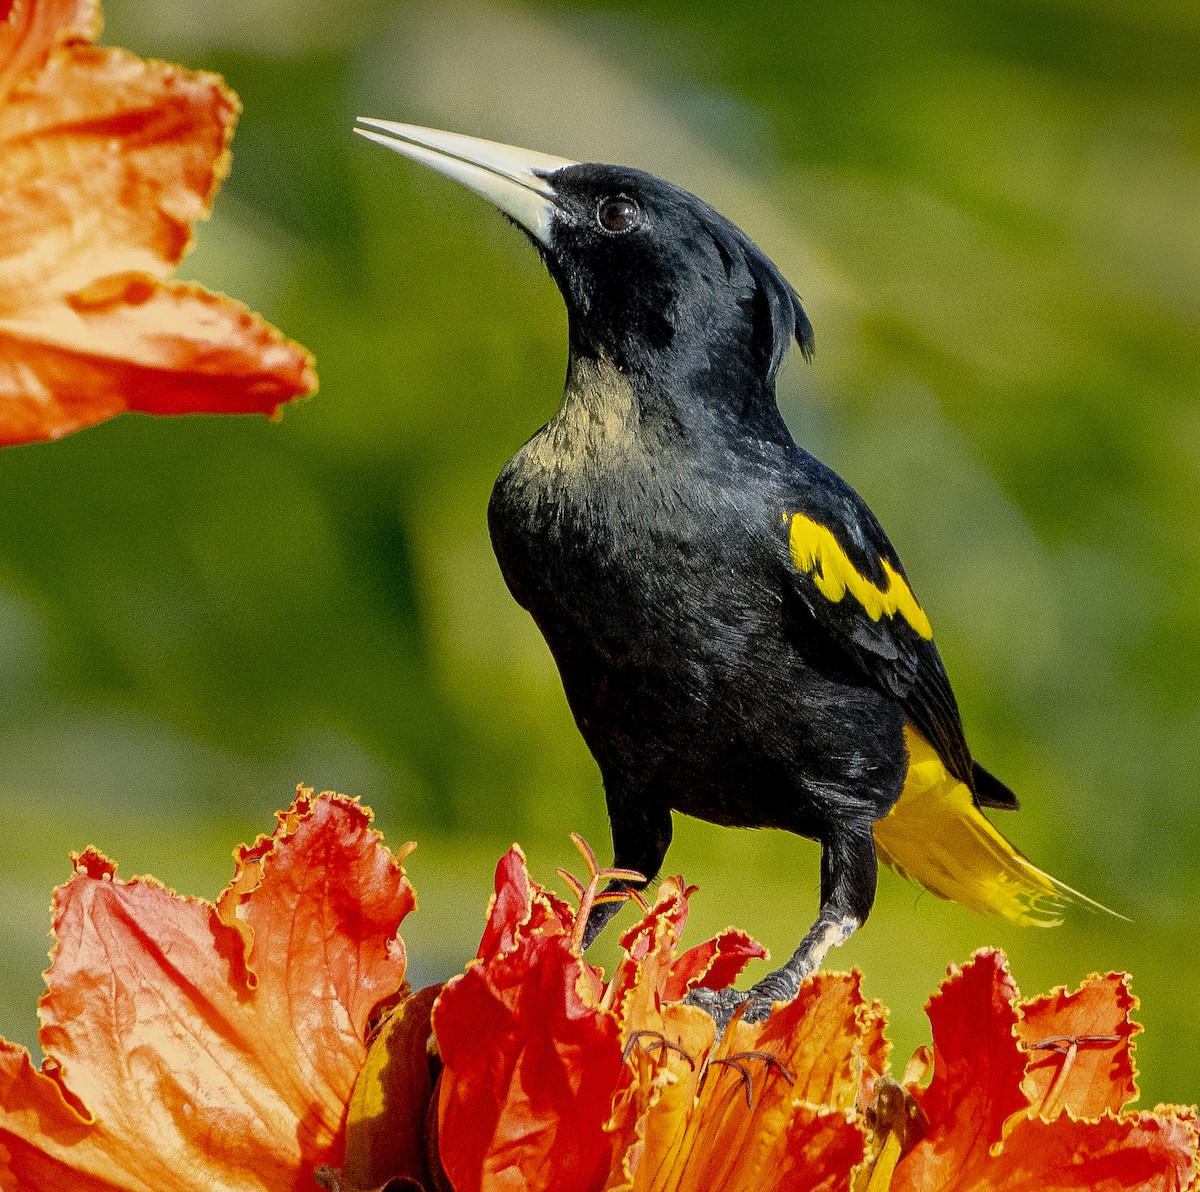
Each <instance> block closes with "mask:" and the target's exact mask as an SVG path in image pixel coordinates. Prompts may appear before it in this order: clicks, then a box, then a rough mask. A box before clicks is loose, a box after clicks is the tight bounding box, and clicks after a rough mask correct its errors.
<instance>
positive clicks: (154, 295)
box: [0, 0, 316, 445]
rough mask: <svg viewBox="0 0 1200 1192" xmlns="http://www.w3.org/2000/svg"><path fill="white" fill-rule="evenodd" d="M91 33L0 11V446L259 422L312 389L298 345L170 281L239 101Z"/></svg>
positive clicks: (86, 15)
mask: <svg viewBox="0 0 1200 1192" xmlns="http://www.w3.org/2000/svg"><path fill="white" fill-rule="evenodd" d="M0 7H3V5H0ZM97 20H98V17H97V11H96V8H95V6H94V5H92V4H84V3H79V2H74V3H67V2H65V0H22V2H19V3H18V2H14V0H10V3H9V5H8V11H7V16H6V17H5V18H4V19H3V20H2V21H0V96H3V101H2V102H0V179H2V180H3V181H0V445H4V444H12V443H21V442H28V441H31V440H35V439H49V438H57V437H59V436H61V435H64V434H66V433H68V432H70V431H72V430H76V429H78V428H80V427H82V426H87V425H90V424H92V423H95V422H99V421H102V420H103V419H105V418H108V417H111V416H112V415H114V414H117V413H120V412H122V411H123V410H139V411H142V412H145V413H154V414H174V413H189V412H208V413H228V412H260V413H266V414H273V413H275V412H276V411H277V409H278V407H279V406H280V404H281V403H283V402H285V401H288V400H290V399H291V398H293V397H295V396H297V395H299V394H302V393H309V392H311V391H312V390H313V389H315V387H316V377H315V374H314V372H313V368H312V359H311V357H310V356H309V355H308V353H307V352H305V351H304V349H303V348H301V347H299V346H298V345H297V344H294V343H292V342H290V341H289V340H287V339H286V338H285V337H284V336H283V335H281V334H280V333H279V332H278V331H276V330H275V329H274V328H273V327H271V326H270V325H269V324H267V323H265V322H264V321H263V320H262V319H261V318H259V317H258V316H257V315H255V314H253V313H252V312H250V311H249V310H247V309H246V308H245V307H244V306H242V305H241V304H240V303H238V302H235V301H234V300H232V299H230V298H226V297H224V296H223V295H218V294H213V293H210V292H209V291H207V290H204V289H202V288H200V287H199V286H195V285H190V284H183V283H171V282H170V281H169V280H168V279H169V277H170V274H171V272H172V271H173V269H174V268H175V266H176V265H177V264H178V263H179V260H180V259H181V257H182V256H183V254H184V253H185V252H186V251H187V249H188V247H189V245H190V243H191V236H192V231H191V229H192V224H193V222H194V221H195V220H197V219H200V218H203V217H205V216H207V214H208V212H209V209H210V206H211V203H212V197H213V194H214V193H215V191H216V189H217V186H218V185H219V183H220V181H221V179H222V178H223V177H224V176H225V174H226V173H227V172H228V169H229V142H230V139H231V138H232V136H233V126H234V123H235V121H236V119H237V113H238V110H239V105H238V101H237V97H236V96H235V95H234V94H233V92H231V91H230V90H229V89H228V88H227V87H226V86H225V85H224V83H223V82H222V81H221V79H220V78H218V77H217V76H216V75H212V74H204V73H197V72H193V71H187V70H184V69H183V68H182V67H178V66H173V65H171V64H169V63H164V62H143V61H142V60H141V59H139V58H136V57H134V56H133V55H132V54H129V53H126V52H125V51H124V50H119V49H107V48H101V47H98V46H94V45H91V44H89V42H88V35H89V34H90V32H91V29H92V27H93V25H94V24H95V23H96V22H97Z"/></svg>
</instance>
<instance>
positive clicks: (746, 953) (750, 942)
mask: <svg viewBox="0 0 1200 1192" xmlns="http://www.w3.org/2000/svg"><path fill="white" fill-rule="evenodd" d="M767 958H768V953H767V950H766V948H764V947H763V946H762V944H760V943H759V942H758V941H757V940H756V939H752V938H751V937H750V936H748V935H747V934H746V933H745V932H744V931H738V930H736V929H735V928H732V927H730V928H728V929H727V930H725V931H722V932H721V934H720V935H719V936H717V937H716V939H711V940H708V941H707V942H706V943H703V944H697V945H696V946H695V947H694V948H689V949H688V950H687V951H686V952H684V954H683V955H682V956H680V957H679V959H678V960H677V961H675V963H674V964H673V965H672V966H671V979H670V980H669V981H668V982H667V986H666V988H665V989H664V990H663V996H664V997H665V998H666V999H667V1000H668V1001H672V1002H678V1001H682V1000H683V998H684V997H685V996H686V995H687V993H688V991H689V990H691V989H697V988H703V989H726V988H728V987H729V986H730V985H732V984H733V983H734V981H736V980H737V979H738V977H739V976H740V975H741V972H742V969H744V968H745V967H746V965H747V964H749V963H750V961H752V960H766V959H767Z"/></svg>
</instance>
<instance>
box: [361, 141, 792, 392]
mask: <svg viewBox="0 0 1200 1192" xmlns="http://www.w3.org/2000/svg"><path fill="white" fill-rule="evenodd" d="M359 126H360V127H358V128H356V130H355V131H357V132H359V133H361V134H362V135H363V136H365V137H368V138H370V139H371V140H374V141H378V142H379V143H380V144H383V145H386V146H387V147H388V148H390V149H394V150H396V152H398V153H402V154H404V155H405V156H407V157H411V158H413V159H415V160H417V161H420V162H423V163H424V164H425V165H428V166H430V167H432V168H433V169H435V170H437V171H438V172H440V173H442V174H446V175H448V176H449V177H451V178H454V179H456V180H457V181H459V182H461V183H463V184H464V185H466V186H468V187H469V188H470V189H472V190H474V191H475V192H477V193H478V194H480V195H482V196H483V197H484V198H486V199H488V200H489V201H490V202H492V203H493V204H495V206H496V207H498V208H499V209H500V210H501V211H502V212H503V213H504V214H505V215H507V216H508V217H509V218H510V219H511V220H513V222H515V223H516V224H517V225H519V226H520V227H521V228H523V229H524V231H525V232H526V233H527V234H528V235H529V237H530V239H531V240H533V242H534V244H535V245H536V246H537V248H538V251H539V252H540V253H541V255H542V257H543V259H544V260H545V262H546V265H547V267H548V268H549V270H550V273H551V275H552V276H553V277H554V280H555V281H556V282H557V283H558V286H559V289H560V290H561V291H562V295H563V298H564V300H565V301H566V304H567V312H568V318H569V325H570V337H571V352H572V356H573V357H574V358H579V357H591V358H597V359H599V358H603V359H605V360H607V361H609V362H610V363H612V364H613V365H615V366H616V367H617V368H618V369H620V370H621V371H622V372H623V373H626V374H628V375H629V376H630V378H631V379H633V380H635V381H637V380H639V379H641V380H643V381H645V382H647V383H648V384H650V385H655V386H660V387H661V386H670V385H672V384H679V385H683V386H686V387H687V388H688V389H689V390H690V391H691V392H693V393H694V392H697V391H698V390H701V391H702V390H704V389H711V390H714V391H719V390H724V391H726V392H728V391H729V389H730V386H731V383H732V385H733V386H734V387H735V389H736V390H737V391H740V392H742V393H745V392H746V390H747V387H748V383H749V385H750V387H751V388H755V387H758V386H761V390H762V391H763V392H764V394H770V396H771V398H772V400H771V405H772V407H773V405H774V402H773V391H774V379H775V374H776V373H777V372H778V370H779V367H780V365H781V364H782V362H783V359H784V357H785V355H786V354H787V350H788V346H789V344H790V343H791V341H792V339H793V338H795V339H796V340H797V341H798V342H799V344H800V348H801V351H803V353H804V354H805V356H806V357H809V356H811V354H812V349H813V333H812V327H811V325H810V323H809V321H808V318H807V316H806V315H805V313H804V310H803V308H802V307H801V305H800V299H799V298H798V297H797V295H796V293H795V291H794V290H793V289H792V287H791V286H790V285H789V284H788V283H787V281H786V280H785V279H784V278H783V276H782V274H780V272H779V270H778V269H777V268H776V267H775V266H774V265H773V264H772V263H771V261H770V260H769V259H768V258H767V256H766V255H765V254H764V253H763V252H762V251H761V249H759V248H758V247H757V246H756V245H755V244H754V243H753V241H751V240H750V238H749V237H748V236H747V235H746V234H745V233H744V232H742V231H741V230H740V229H739V228H737V227H736V226H735V225H734V224H732V223H731V222H730V221H729V220H727V219H726V218H725V217H724V216H723V215H721V214H720V213H719V212H717V211H715V210H714V209H713V208H712V207H710V206H709V205H708V204H707V203H705V202H703V201H702V200H700V199H698V198H697V197H696V196H695V195H693V194H690V193H689V192H688V191H685V190H683V189H681V188H680V187H678V186H674V185H672V184H671V183H670V182H665V181H664V180H663V179H661V178H656V177H655V176H654V175H653V174H647V173H645V172H644V171H642V170H636V169H632V168H630V167H625V166H611V165H602V164H598V163H579V162H573V161H568V160H566V159H564V158H559V157H551V156H549V155H548V154H544V153H536V152H532V151H530V150H527V149H517V148H514V147H512V146H510V145H501V144H497V143H496V142H493V141H483V140H479V139H477V138H475V137H466V136H461V135H458V134H455V133H447V132H438V131H435V130H433V129H427V128H418V127H415V126H413V125H408V124H395V123H392V122H390V121H384V120H367V119H363V118H360V120H359ZM755 383H757V384H755Z"/></svg>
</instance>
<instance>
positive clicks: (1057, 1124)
mask: <svg viewBox="0 0 1200 1192" xmlns="http://www.w3.org/2000/svg"><path fill="white" fill-rule="evenodd" d="M1195 1170H1196V1128H1195V1122H1194V1120H1193V1119H1191V1118H1190V1116H1183V1117H1179V1116H1168V1115H1166V1114H1161V1113H1141V1114H1128V1115H1126V1116H1124V1117H1121V1118H1118V1117H1115V1116H1112V1115H1106V1116H1104V1117H1102V1118H1100V1119H1099V1120H1098V1121H1092V1122H1080V1121H1074V1120H1073V1119H1072V1118H1071V1117H1070V1116H1068V1115H1067V1114H1060V1115H1059V1116H1058V1117H1057V1118H1055V1120H1054V1121H1052V1122H1046V1121H1043V1120H1041V1119H1039V1118H1022V1119H1020V1120H1018V1121H1017V1123H1016V1124H1015V1125H1014V1126H1013V1128H1012V1131H1011V1132H1010V1133H1009V1135H1008V1137H1007V1139H1005V1142H1004V1146H1003V1148H1002V1150H1001V1151H1000V1154H999V1155H998V1156H997V1157H996V1158H995V1159H993V1160H992V1161H991V1163H990V1164H989V1166H988V1169H987V1172H986V1176H985V1177H984V1178H982V1179H980V1180H979V1181H978V1182H967V1181H965V1180H959V1181H956V1182H954V1183H953V1184H951V1185H946V1187H947V1188H951V1187H952V1188H956V1189H957V1188H961V1189H963V1190H964V1192H966V1190H967V1189H971V1190H972V1192H974V1190H976V1189H978V1190H979V1192H991V1190H992V1189H994V1190H995V1192H1180V1190H1181V1189H1184V1188H1188V1187H1191V1186H1192V1178H1193V1176H1194V1174H1195ZM895 1186H896V1185H893V1187H895ZM937 1186H938V1187H941V1186H942V1185H937Z"/></svg>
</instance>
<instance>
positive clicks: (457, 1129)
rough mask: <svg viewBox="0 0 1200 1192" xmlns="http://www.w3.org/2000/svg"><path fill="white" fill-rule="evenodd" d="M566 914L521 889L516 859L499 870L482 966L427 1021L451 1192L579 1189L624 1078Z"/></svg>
mask: <svg viewBox="0 0 1200 1192" xmlns="http://www.w3.org/2000/svg"><path fill="white" fill-rule="evenodd" d="M563 914H566V915H569V914H570V911H569V909H568V908H566V907H565V906H564V904H562V903H561V902H560V901H559V900H557V899H551V898H549V897H547V896H546V894H545V892H544V891H542V890H541V889H540V887H538V886H536V885H535V884H534V883H532V882H530V880H529V875H528V873H527V872H526V869H525V860H524V857H523V855H522V854H521V852H520V850H519V849H517V848H515V847H514V848H513V849H512V850H510V851H509V852H508V854H506V856H505V857H503V858H502V859H501V861H500V864H499V866H498V867H497V870H496V894H495V897H494V898H493V899H492V903H491V906H490V909H489V919H488V925H487V929H486V930H485V933H484V945H483V946H481V948H480V952H481V955H482V956H483V958H482V959H477V960H475V961H473V962H472V963H471V965H470V966H469V967H468V968H467V971H466V972H465V973H463V974H462V975H460V976H458V977H455V978H454V979H453V980H452V981H450V982H448V983H447V985H446V987H445V989H444V990H443V991H442V994H441V996H440V997H439V998H438V1000H437V1004H436V1005H435V1007H434V1012H433V1026H434V1033H435V1035H436V1038H437V1044H438V1051H439V1053H440V1054H441V1057H442V1062H443V1064H444V1065H445V1068H444V1070H443V1072H442V1077H441V1092H440V1098H439V1113H438V1117H439V1122H440V1129H439V1145H440V1151H441V1158H442V1163H443V1164H444V1166H445V1169H446V1173H447V1175H448V1176H449V1177H450V1180H451V1181H452V1183H453V1184H454V1187H455V1189H456V1190H457V1192H475V1190H477V1189H488V1190H491V1189H508V1188H511V1189H514V1190H515V1189H525V1188H554V1189H556V1190H557V1192H570V1190H571V1189H576V1188H577V1189H581V1190H582V1189H586V1188H587V1187H588V1186H589V1183H590V1181H591V1179H592V1178H593V1175H594V1173H595V1171H596V1169H597V1166H598V1164H599V1162H600V1159H601V1156H602V1153H603V1151H604V1139H603V1135H602V1129H603V1125H604V1123H605V1121H606V1120H607V1119H608V1116H609V1111H610V1105H611V1103H612V1097H613V1093H614V1092H615V1091H616V1088H617V1081H618V1078H619V1076H620V1073H621V1066H622V1065H621V1041H620V1031H619V1029H618V1026H617V1021H616V1019H615V1018H614V1017H613V1016H612V1015H611V1014H609V1013H607V1012H605V1011H604V1010H601V1009H600V1007H599V1005H598V999H599V995H600V992H601V990H600V985H599V982H598V980H597V977H596V973H595V971H594V970H593V969H592V968H591V967H590V966H589V965H587V964H586V963H585V962H584V961H583V960H581V959H580V957H579V956H578V955H576V954H575V953H574V952H573V951H572V947H571V938H570V936H569V935H568V934H567V933H566V931H565V930H564V927H565V925H564V923H563V922H562V921H561V919H560V916H561V915H563Z"/></svg>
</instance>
